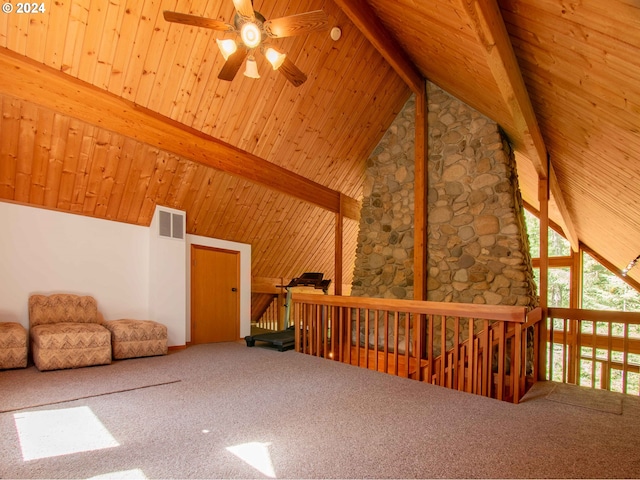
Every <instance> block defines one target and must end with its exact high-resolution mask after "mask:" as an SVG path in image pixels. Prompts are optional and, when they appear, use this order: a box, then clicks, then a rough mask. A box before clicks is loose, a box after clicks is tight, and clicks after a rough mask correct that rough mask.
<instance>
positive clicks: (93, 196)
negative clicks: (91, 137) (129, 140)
mask: <svg viewBox="0 0 640 480" xmlns="http://www.w3.org/2000/svg"><path fill="white" fill-rule="evenodd" d="M111 140H112V134H111V132H110V131H108V130H103V129H99V130H98V132H97V134H96V136H95V147H94V149H93V154H92V155H91V169H90V170H89V172H87V173H88V177H87V188H86V191H85V195H84V202H83V204H82V213H83V214H85V215H92V216H93V214H94V212H95V209H96V205H97V203H98V192H99V190H100V185H101V183H102V182H104V181H106V178H105V173H106V172H105V171H106V167H107V156H108V154H109V145H110V144H111Z"/></svg>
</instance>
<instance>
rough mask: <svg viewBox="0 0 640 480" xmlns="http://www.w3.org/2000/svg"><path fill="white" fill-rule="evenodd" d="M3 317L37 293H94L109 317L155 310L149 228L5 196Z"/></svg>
mask: <svg viewBox="0 0 640 480" xmlns="http://www.w3.org/2000/svg"><path fill="white" fill-rule="evenodd" d="M0 226H1V228H2V230H1V231H0V321H17V322H20V323H22V324H23V325H24V326H25V328H27V327H28V325H29V318H28V299H29V295H31V294H34V293H41V294H51V293H58V292H65V293H76V294H80V295H91V296H93V297H94V298H95V299H96V300H97V302H98V309H99V310H100V312H102V314H103V315H104V317H105V319H107V320H113V319H117V318H148V316H149V303H148V298H149V290H148V288H149V280H148V279H149V229H148V228H146V227H140V226H136V225H129V224H125V223H120V222H110V221H105V220H99V219H95V218H89V217H85V216H81V215H73V214H68V213H61V212H56V211H52V210H45V209H40V208H33V207H26V206H22V205H16V204H12V203H5V202H0Z"/></svg>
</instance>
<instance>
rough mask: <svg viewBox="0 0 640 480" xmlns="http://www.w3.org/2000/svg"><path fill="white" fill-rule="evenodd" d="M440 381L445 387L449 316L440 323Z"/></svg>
mask: <svg viewBox="0 0 640 480" xmlns="http://www.w3.org/2000/svg"><path fill="white" fill-rule="evenodd" d="M440 324H441V327H440V381H439V382H438V384H439V385H440V386H441V387H444V370H445V366H446V365H445V360H444V359H445V358H446V355H447V316H446V315H442V320H441V322H440Z"/></svg>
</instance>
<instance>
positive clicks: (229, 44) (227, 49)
mask: <svg viewBox="0 0 640 480" xmlns="http://www.w3.org/2000/svg"><path fill="white" fill-rule="evenodd" d="M216 43H217V44H218V48H219V49H220V53H222V56H223V57H224V59H225V60H228V59H229V56H231V55H233V54H234V53H235V52H236V50H238V45H236V42H235V40H231V39H230V38H227V39H225V40H220V39H216Z"/></svg>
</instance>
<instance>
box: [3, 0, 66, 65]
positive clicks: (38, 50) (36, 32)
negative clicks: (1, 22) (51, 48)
mask: <svg viewBox="0 0 640 480" xmlns="http://www.w3.org/2000/svg"><path fill="white" fill-rule="evenodd" d="M38 5H42V4H38ZM45 8H46V7H45ZM7 16H10V15H7ZM18 16H20V17H26V18H28V19H29V29H28V31H27V39H26V40H27V48H26V49H25V52H24V53H25V55H26V56H28V57H31V58H33V59H34V60H38V61H40V62H43V61H44V58H43V55H44V52H45V42H46V39H47V25H48V24H49V9H45V11H44V12H39V13H37V14H31V15H18ZM60 28H63V27H62V26H60ZM16 51H17V50H16Z"/></svg>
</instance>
